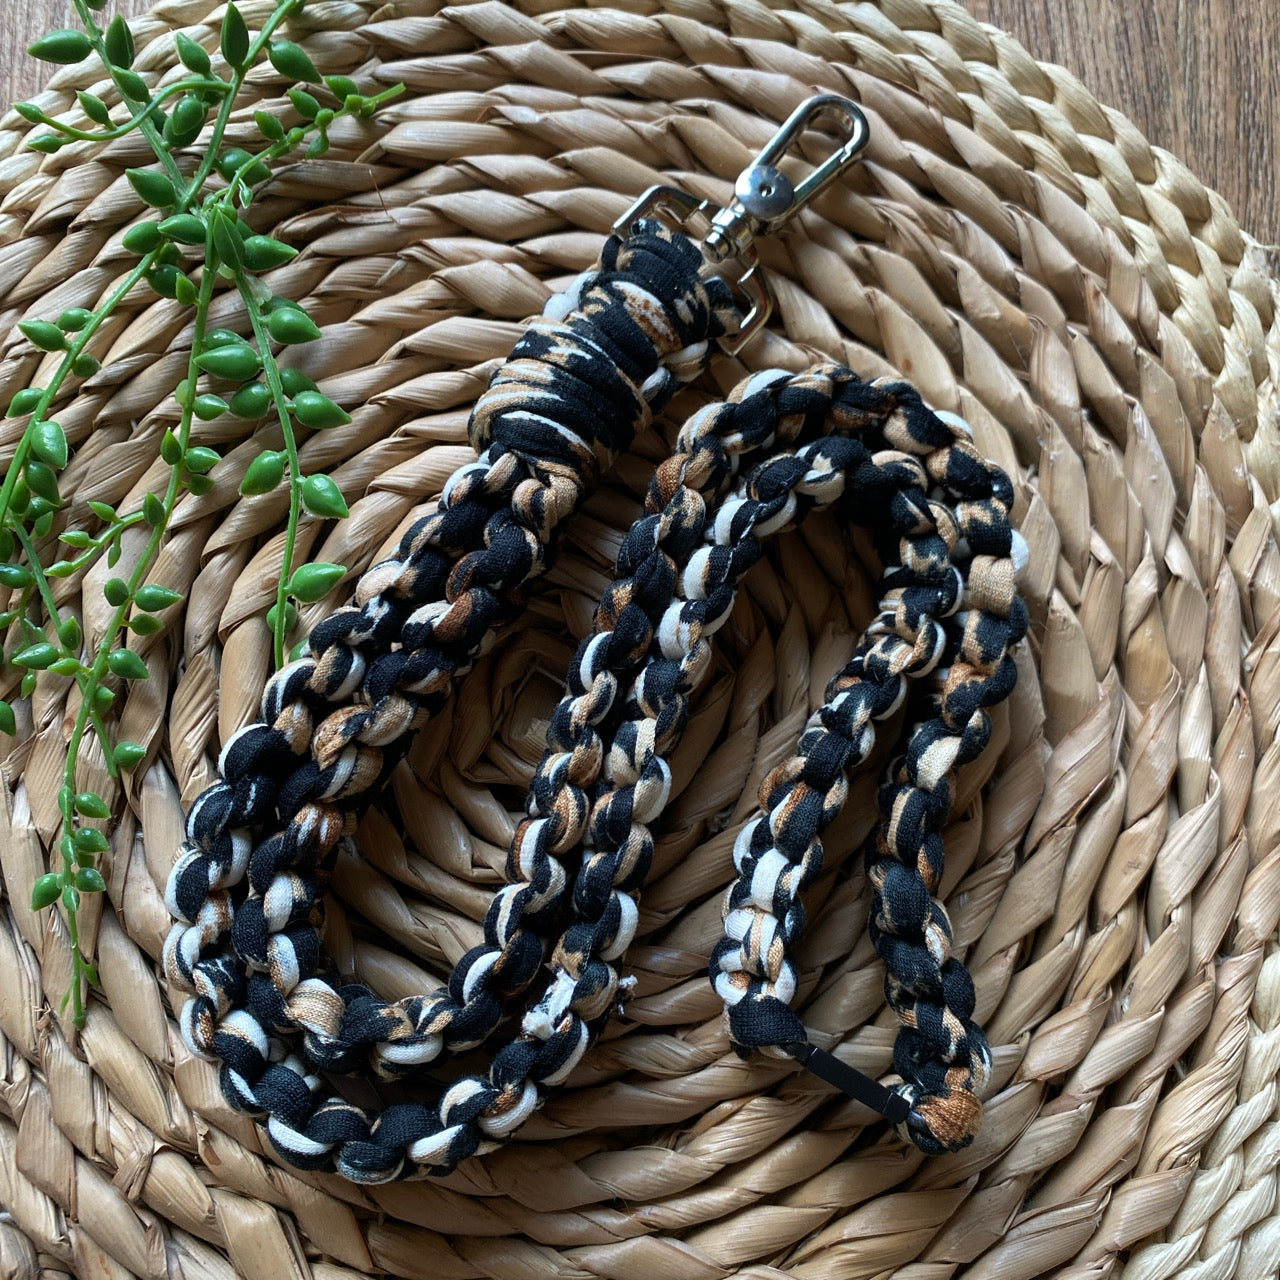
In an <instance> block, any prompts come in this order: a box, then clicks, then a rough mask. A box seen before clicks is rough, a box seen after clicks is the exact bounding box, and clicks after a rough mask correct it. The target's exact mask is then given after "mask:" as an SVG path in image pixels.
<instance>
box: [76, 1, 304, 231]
mask: <svg viewBox="0 0 1280 1280" xmlns="http://www.w3.org/2000/svg"><path fill="white" fill-rule="evenodd" d="M76 2H77V3H78V4H83V3H84V0H76ZM301 3H302V0H289V3H287V4H282V5H281V6H280V8H279V9H277V10H276V12H275V13H273V14H272V15H271V17H270V18H268V19H267V25H266V26H265V27H263V28H262V30H261V31H260V32H259V33H258V36H257V39H255V40H254V41H253V43H252V44H251V45H250V46H249V52H248V53H247V54H246V55H245V59H244V65H243V68H242V69H237V68H235V67H233V68H232V69H231V80H230V92H229V93H228V94H227V95H226V97H224V98H223V100H222V106H221V107H219V108H218V115H217V118H216V119H215V120H214V122H213V136H212V137H211V139H210V142H209V146H208V148H207V150H206V151H205V155H204V159H203V160H201V162H200V164H199V167H198V168H197V169H196V172H195V176H194V177H193V178H192V179H191V185H190V186H189V187H188V188H187V191H186V192H185V193H184V197H185V198H186V199H189V198H190V196H191V195H192V194H194V193H195V192H197V191H199V190H200V188H201V187H203V186H204V181H205V179H206V178H207V177H208V176H209V174H210V173H212V172H213V166H214V163H215V162H216V161H217V158H218V148H219V145H220V144H221V142H222V136H223V134H224V133H226V130H227V122H228V121H229V120H230V119H231V111H232V109H233V108H234V106H235V101H236V98H237V97H238V96H239V93H240V86H241V85H243V84H244V78H245V75H246V74H247V73H248V70H249V68H250V67H252V66H254V64H255V63H256V62H257V61H258V56H259V55H260V54H261V53H262V51H263V49H265V48H266V47H267V45H268V44H269V43H270V42H271V37H272V36H273V35H275V33H276V30H277V29H278V28H279V27H280V25H281V24H282V23H283V22H284V20H285V19H286V18H288V17H289V16H290V14H292V13H293V11H294V10H295V9H298V8H301ZM182 207H184V208H185V205H183V206H182Z"/></svg>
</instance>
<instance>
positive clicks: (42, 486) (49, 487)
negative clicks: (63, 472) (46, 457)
mask: <svg viewBox="0 0 1280 1280" xmlns="http://www.w3.org/2000/svg"><path fill="white" fill-rule="evenodd" d="M24 474H25V475H26V477H27V487H28V488H29V489H30V490H31V492H32V493H35V494H38V495H39V496H40V497H42V498H43V499H44V500H45V501H46V502H51V503H53V504H54V505H55V506H56V505H57V504H58V503H59V502H61V500H62V499H61V497H60V496H59V494H58V477H57V474H56V473H55V472H54V470H53V468H52V467H46V466H45V464H44V463H43V462H28V463H27V466H26V471H25V472H24Z"/></svg>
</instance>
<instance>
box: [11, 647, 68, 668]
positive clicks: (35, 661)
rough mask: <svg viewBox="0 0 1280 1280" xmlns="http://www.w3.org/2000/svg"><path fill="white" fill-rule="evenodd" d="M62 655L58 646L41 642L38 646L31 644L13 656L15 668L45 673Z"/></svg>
mask: <svg viewBox="0 0 1280 1280" xmlns="http://www.w3.org/2000/svg"><path fill="white" fill-rule="evenodd" d="M60 656H61V655H60V654H59V653H58V646H57V645H53V644H50V643H49V642H48V641H47V640H41V641H40V642H39V643H38V644H29V645H27V647H26V648H25V649H19V650H18V652H17V653H15V654H14V655H13V665H14V666H15V667H26V668H27V669H28V670H29V671H44V670H46V669H47V668H48V667H50V666H51V665H52V664H53V663H55V662H57V660H58V658H59V657H60Z"/></svg>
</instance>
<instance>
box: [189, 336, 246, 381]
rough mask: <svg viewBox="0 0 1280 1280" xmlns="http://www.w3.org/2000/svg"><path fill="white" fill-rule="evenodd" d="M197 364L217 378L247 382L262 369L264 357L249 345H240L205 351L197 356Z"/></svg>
mask: <svg viewBox="0 0 1280 1280" xmlns="http://www.w3.org/2000/svg"><path fill="white" fill-rule="evenodd" d="M196 364H197V365H198V366H199V367H200V368H201V369H203V370H204V371H205V372H206V373H212V374H213V375H214V376H215V377H218V378H228V379H230V380H231V381H232V382H247V381H248V380H249V379H250V378H252V377H255V376H256V375H257V373H258V371H259V370H260V369H261V368H262V357H261V356H259V355H258V353H257V352H256V351H255V350H254V349H253V348H252V347H251V346H249V345H248V343H238V344H237V345H235V346H226V347H215V348H214V349H213V350H212V351H204V352H202V353H201V354H200V355H198V356H196Z"/></svg>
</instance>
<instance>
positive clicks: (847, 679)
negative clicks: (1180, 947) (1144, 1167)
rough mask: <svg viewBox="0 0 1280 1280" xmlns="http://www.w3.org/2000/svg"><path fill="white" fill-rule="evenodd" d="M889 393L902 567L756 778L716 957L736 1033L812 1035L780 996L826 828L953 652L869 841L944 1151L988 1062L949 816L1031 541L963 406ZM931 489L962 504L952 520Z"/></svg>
mask: <svg viewBox="0 0 1280 1280" xmlns="http://www.w3.org/2000/svg"><path fill="white" fill-rule="evenodd" d="M881 391H882V392H883V394H885V395H886V396H887V397H891V398H892V399H894V400H896V402H897V404H896V410H895V412H894V413H893V415H892V417H891V418H890V420H889V423H888V426H887V434H888V437H889V439H890V441H891V442H892V443H893V444H895V445H896V446H897V447H898V448H900V449H902V450H903V452H904V454H906V455H915V456H916V457H918V458H919V461H918V462H917V461H916V460H915V458H913V459H912V465H914V466H918V467H919V468H920V483H919V486H918V488H916V489H915V490H914V491H910V492H906V493H904V494H902V495H901V496H900V497H899V498H898V499H896V500H895V502H894V504H893V506H892V524H893V531H894V532H896V533H897V534H898V535H899V537H900V538H901V567H899V568H894V569H891V570H890V571H889V572H887V573H886V575H885V579H884V582H885V586H886V587H887V592H886V594H885V596H884V598H883V600H882V603H881V611H880V613H879V616H878V617H877V618H876V619H875V620H874V621H873V623H872V624H871V626H870V627H869V628H868V629H867V633H866V635H865V636H864V638H863V639H862V641H861V643H860V644H859V645H858V647H857V649H856V651H855V653H854V655H853V657H852V659H851V660H850V661H849V663H848V664H847V665H846V666H845V667H844V668H843V670H841V671H840V672H839V673H837V675H836V676H835V677H834V678H833V679H832V680H831V682H830V684H829V686H828V688H827V690H826V702H825V704H824V705H823V706H822V707H821V708H820V709H819V710H818V711H817V712H816V713H815V714H814V715H813V716H812V717H811V719H810V722H809V724H808V726H807V728H806V730H805V733H804V735H803V736H802V738H801V740H800V744H799V747H798V749H797V751H796V753H795V754H794V755H793V756H791V757H790V758H789V759H788V760H786V761H784V762H783V763H782V764H780V765H778V766H777V767H776V768H775V769H773V770H772V771H771V772H770V774H769V775H768V776H767V777H766V778H765V779H764V780H763V782H762V783H761V785H760V790H759V794H758V802H759V811H758V813H757V815H756V816H755V817H753V818H752V819H751V820H749V821H748V822H747V824H746V825H745V826H744V827H743V829H742V831H741V832H740V834H739V836H738V839H737V840H736V842H735V847H734V865H735V868H736V869H737V872H738V876H737V879H736V880H735V882H734V883H733V885H732V886H731V888H730V890H729V892H728V894H727V896H726V901H725V910H724V924H725V934H724V937H723V938H722V940H721V942H720V943H719V944H718V945H717V947H716V948H715V950H714V952H713V954H712V957H711V963H710V972H711V976H712V980H713V982H714V984H715V986H716V989H717V991H718V992H719V993H720V995H721V997H722V998H723V999H724V1001H725V1006H726V1016H727V1022H728V1026H729V1032H730V1036H731V1039H732V1040H733V1042H734V1043H735V1044H736V1045H738V1046H739V1047H740V1048H742V1049H743V1050H749V1049H752V1048H759V1047H775V1046H782V1047H785V1046H787V1045H790V1044H795V1043H797V1042H803V1041H804V1040H805V1039H806V1033H805V1030H804V1027H803V1025H802V1024H801V1023H800V1020H799V1019H798V1018H797V1017H796V1015H795V1013H794V1012H793V1011H792V1010H791V1008H790V1002H791V1000H792V999H793V997H794V995H795V991H796V986H797V975H796V970H795V965H794V962H793V960H792V959H791V953H792V951H793V949H794V946H795V944H796V942H797V941H798V939H799V937H800V935H801V933H802V931H803V929H804V924H805V913H804V907H803V904H802V902H801V894H802V893H803V891H804V889H805V888H807V887H808V886H809V885H811V884H812V883H813V882H814V880H815V879H816V878H817V876H818V874H819V872H820V871H821V868H822V841H821V833H822V831H823V830H824V828H826V827H827V826H828V825H829V824H830V822H831V821H832V820H833V819H834V818H835V817H836V816H837V814H838V813H839V812H840V809H841V808H842V806H843V804H844V801H845V798H846V795H847V792H848V784H847V781H846V775H847V771H848V770H850V769H851V768H853V767H855V766H856V765H857V764H858V763H860V762H861V761H862V760H864V759H865V758H866V757H867V755H868V753H869V752H870V750H871V747H872V745H873V743H874V737H875V734H874V722H875V721H876V720H883V719H885V718H887V717H888V716H889V715H892V714H893V712H894V711H895V710H896V709H897V708H898V707H899V706H900V705H901V704H902V701H903V699H904V697H905V694H906V686H905V682H904V677H907V676H915V677H919V676H922V675H925V674H928V673H929V672H931V671H933V670H934V669H935V667H936V666H937V664H938V663H939V661H940V659H941V658H942V656H943V655H944V653H945V654H948V655H950V654H954V655H955V657H954V661H952V662H951V664H950V665H949V666H947V667H945V668H942V669H941V670H940V672H939V673H938V678H937V684H938V685H939V689H938V690H937V691H936V692H934V693H933V694H932V695H931V696H930V697H929V699H928V715H927V716H926V718H925V719H924V720H923V721H922V722H920V723H918V724H916V726H915V727H914V728H913V729H912V731H911V733H910V737H909V739H908V742H907V747H906V751H905V753H904V754H903V755H902V757H901V758H900V759H899V760H897V761H896V762H895V763H894V764H893V766H892V767H891V770H890V776H889V779H888V780H887V781H886V782H885V783H884V784H883V785H882V786H881V788H880V790H879V795H878V803H879V807H880V811H881V814H882V815H883V816H882V820H881V822H880V823H879V825H878V827H877V829H876V831H875V832H874V834H873V836H872V837H871V839H870V841H869V843H868V847H867V849H866V867H867V872H868V876H869V878H870V882H871V886H872V905H871V918H870V931H871V937H872V940H873V942H874V944H875V947H876V950H877V951H878V953H879V955H880V957H881V959H882V960H883V961H884V966H885V995H886V998H887V1000H888V1002H889V1005H890V1007H891V1008H892V1009H893V1010H894V1012H895V1013H896V1014H897V1016H898V1018H899V1020H900V1022H901V1023H902V1029H901V1031H900V1032H899V1035H898V1040H897V1044H896V1047H895V1052H894V1066H895V1070H896V1071H897V1072H898V1074H899V1075H900V1076H901V1077H902V1080H903V1083H902V1084H901V1085H900V1086H899V1088H898V1092H900V1093H901V1094H902V1095H903V1096H904V1098H905V1099H906V1100H907V1102H908V1104H909V1105H910V1108H911V1109H910V1112H909V1114H908V1117H907V1119H906V1121H904V1123H903V1124H902V1125H901V1126H900V1130H901V1132H902V1134H903V1136H904V1137H907V1138H909V1139H910V1140H911V1141H912V1142H914V1143H916V1145H918V1146H919V1147H920V1148H921V1149H922V1150H924V1151H925V1152H927V1153H929V1154H932V1155H939V1154H942V1153H943V1152H945V1151H955V1150H958V1149H960V1148H962V1147H964V1146H966V1145H967V1144H968V1143H969V1142H971V1141H972V1139H973V1137H974V1136H975V1134H976V1133H977V1131H978V1127H979V1125H980V1123H981V1093H982V1089H983V1087H984V1086H985V1084H986V1082H987V1080H988V1077H989V1075H990V1069H991V1058H990V1051H989V1049H988V1046H987V1042H986V1037H985V1036H984V1035H983V1033H982V1031H981V1029H980V1028H979V1027H978V1026H977V1025H976V1024H975V1023H974V1021H973V1013H974V1003H975V998H974V989H973V983H972V980H971V979H970V976H969V973H968V971H967V970H966V969H965V967H964V965H963V964H961V963H960V961H959V960H957V959H956V958H955V957H954V956H953V955H952V954H951V944H952V934H951V925H950V921H949V920H948V918H947V913H946V909H945V908H944V907H943V906H942V904H941V903H940V902H938V901H937V899H936V897H935V896H934V895H935V894H936V893H937V891H938V886H939V885H940V883H941V880H942V872H943V848H942V836H941V831H942V828H943V826H944V824H945V822H946V820H947V817H948V815H949V814H950V810H951V803H952V795H953V782H954V771H955V769H956V768H957V767H958V766H959V765H962V764H965V763H967V762H969V761H971V760H974V759H976V758H977V756H978V755H979V754H980V753H981V752H982V750H983V748H984V747H985V746H986V744H987V742H988V741H989V739H990V735H991V721H990V716H989V713H988V708H990V707H992V706H994V705H995V704H997V703H999V702H1000V701H1002V700H1004V699H1005V698H1007V697H1008V696H1009V694H1010V693H1011V692H1012V690H1013V686H1014V682H1015V680H1016V666H1015V663H1014V659H1013V657H1012V656H1011V653H1010V651H1011V649H1012V648H1013V646H1014V645H1015V644H1017V642H1018V641H1019V640H1021V639H1022V637H1023V636H1024V635H1025V633H1026V628H1027V612H1026V607H1025V605H1024V603H1023V602H1022V600H1021V599H1019V598H1018V596H1017V591H1016V577H1017V574H1018V572H1019V571H1020V569H1021V568H1023V567H1025V564H1026V561H1027V549H1026V544H1025V542H1024V541H1023V540H1022V538H1021V536H1020V535H1019V534H1017V533H1016V532H1015V531H1013V529H1012V528H1011V525H1010V522H1009V512H1010V509H1011V507H1012V504H1013V490H1012V486H1011V485H1010V483H1009V480H1008V477H1007V476H1006V475H1005V474H1004V473H1003V472H1002V471H1000V470H999V469H998V468H996V467H993V466H990V465H989V464H988V463H986V462H985V461H984V460H983V459H982V458H981V456H980V455H979V454H978V453H977V451H976V450H975V449H974V447H973V445H972V444H971V443H970V442H969V441H968V440H966V439H964V438H963V431H962V430H961V426H962V424H960V421H959V420H958V419H955V418H953V417H952V416H951V415H936V414H934V413H932V412H930V411H929V409H928V408H927V407H926V406H925V405H924V404H923V402H922V401H921V400H920V397H919V395H918V394H917V393H916V392H915V391H913V390H912V389H911V388H909V387H906V386H904V385H901V384H899V385H893V386H886V387H882V388H881ZM944 418H945V419H947V420H946V421H944ZM927 489H933V490H934V491H935V492H936V491H937V490H938V489H941V490H942V491H943V492H944V493H945V494H946V495H947V496H948V497H949V498H951V499H953V500H954V501H955V506H954V509H953V513H952V515H953V517H954V518H953V519H949V518H948V513H947V512H946V511H945V510H944V509H942V508H940V507H939V506H938V505H937V503H936V502H933V501H931V500H930V499H929V497H928V496H927V493H926V490H927ZM931 516H932V518H930V517H931ZM961 563H964V564H965V567H966V572H965V573H964V575H963V577H962V576H961V574H960V573H959V571H958V565H959V564H961ZM953 615H954V616H953Z"/></svg>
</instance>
